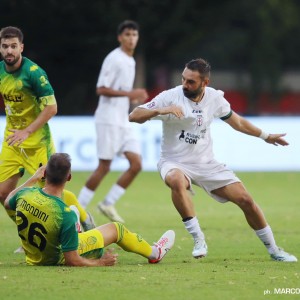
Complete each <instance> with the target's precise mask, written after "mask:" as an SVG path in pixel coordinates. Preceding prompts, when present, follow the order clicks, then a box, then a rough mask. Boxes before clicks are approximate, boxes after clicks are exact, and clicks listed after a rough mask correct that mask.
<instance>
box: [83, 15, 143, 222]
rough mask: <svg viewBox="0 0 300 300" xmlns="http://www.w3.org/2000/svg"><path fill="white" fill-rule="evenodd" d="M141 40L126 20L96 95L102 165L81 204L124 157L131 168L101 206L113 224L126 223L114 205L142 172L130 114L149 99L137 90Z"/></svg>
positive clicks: (84, 191)
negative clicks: (116, 159) (116, 160)
mask: <svg viewBox="0 0 300 300" xmlns="http://www.w3.org/2000/svg"><path fill="white" fill-rule="evenodd" d="M138 39H139V26H138V24H137V23H136V22H134V21H131V20H126V21H124V22H122V23H121V24H120V25H119V27H118V41H119V43H120V46H119V47H118V48H116V49H114V50H113V51H111V52H110V53H109V54H108V55H107V56H106V58H105V59H104V62H103V64H102V68H101V71H100V74H99V78H98V82H97V88H96V93H97V95H99V104H98V107H97V110H96V113H95V122H96V133H97V154H98V158H99V164H98V167H97V168H96V170H95V171H94V172H93V173H92V174H91V176H90V177H89V179H88V180H87V182H86V184H85V186H84V187H83V188H82V189H81V191H80V193H79V196H78V200H79V202H80V203H81V205H82V206H83V207H86V206H87V205H88V204H89V202H90V201H91V200H92V198H93V196H94V194H95V190H96V189H97V187H98V186H99V184H100V183H101V181H102V179H103V178H104V177H105V176H106V175H107V174H108V172H109V170H110V165H111V162H112V160H113V158H114V157H115V156H116V155H124V156H125V157H126V158H127V160H128V162H129V168H128V169H127V170H126V171H125V172H124V173H123V174H122V175H121V176H120V178H119V179H118V181H117V182H116V183H115V184H114V185H113V186H112V188H111V189H110V191H109V192H108V194H107V195H106V197H105V199H104V200H103V201H102V202H99V203H98V208H99V210H100V211H101V212H102V213H103V214H104V215H105V216H107V217H108V218H109V219H110V220H111V221H116V222H121V223H124V220H123V218H122V217H121V216H120V215H119V214H118V213H117V211H116V209H115V207H114V204H115V203H116V202H117V201H118V200H119V198H120V197H121V196H122V195H123V194H124V193H125V190H126V188H127V187H128V186H129V185H130V183H131V182H132V181H133V180H134V178H135V177H136V175H137V174H138V173H139V172H140V170H141V167H142V166H141V156H140V145H139V143H138V141H137V140H136V138H135V136H134V134H133V132H132V129H131V128H130V123H129V121H128V113H129V107H130V102H134V103H139V104H140V103H144V102H145V100H146V99H147V98H148V94H147V92H146V90H145V89H141V88H138V89H133V83H134V78H135V60H134V58H133V54H134V50H135V48H136V45H137V42H138Z"/></svg>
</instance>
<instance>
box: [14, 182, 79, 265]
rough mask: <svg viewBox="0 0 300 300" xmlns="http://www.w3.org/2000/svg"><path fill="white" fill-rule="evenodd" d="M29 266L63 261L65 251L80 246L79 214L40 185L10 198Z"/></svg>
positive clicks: (58, 263)
mask: <svg viewBox="0 0 300 300" xmlns="http://www.w3.org/2000/svg"><path fill="white" fill-rule="evenodd" d="M9 206H10V208H11V209H13V210H15V211H16V224H17V227H18V234H19V236H20V238H21V241H22V246H23V248H24V250H25V254H26V262H27V264H29V265H60V264H64V255H63V252H67V251H73V250H77V249H78V232H77V229H76V225H75V223H76V221H77V217H76V214H75V212H74V211H72V210H71V209H70V208H69V207H68V206H67V205H66V204H65V203H64V202H63V201H62V200H61V199H60V198H58V197H55V196H51V195H48V194H46V193H44V192H43V190H42V189H40V188H38V187H30V188H24V189H22V190H20V191H19V192H18V193H16V194H15V195H14V196H13V197H12V198H11V199H10V200H9Z"/></svg>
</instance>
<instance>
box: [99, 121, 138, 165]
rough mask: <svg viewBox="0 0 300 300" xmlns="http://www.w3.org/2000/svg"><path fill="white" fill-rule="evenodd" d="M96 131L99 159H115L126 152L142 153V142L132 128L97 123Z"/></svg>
mask: <svg viewBox="0 0 300 300" xmlns="http://www.w3.org/2000/svg"><path fill="white" fill-rule="evenodd" d="M96 133H97V155H98V158H99V159H107V160H113V158H114V157H115V156H116V155H118V156H121V155H122V154H123V153H124V152H132V153H136V154H138V155H141V149H140V144H139V142H138V141H137V139H136V137H135V135H134V132H133V131H132V129H131V128H123V127H119V126H111V125H106V124H96Z"/></svg>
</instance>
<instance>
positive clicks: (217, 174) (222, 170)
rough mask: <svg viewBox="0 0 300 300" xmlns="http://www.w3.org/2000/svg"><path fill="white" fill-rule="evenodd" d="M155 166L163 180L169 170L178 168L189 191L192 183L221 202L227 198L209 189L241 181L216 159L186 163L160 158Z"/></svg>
mask: <svg viewBox="0 0 300 300" xmlns="http://www.w3.org/2000/svg"><path fill="white" fill-rule="evenodd" d="M157 167H158V171H159V172H160V176H161V178H162V179H163V180H164V181H165V178H166V175H167V173H168V172H169V171H170V170H172V169H179V170H180V171H182V172H183V173H184V175H185V176H186V178H187V179H188V181H189V182H190V191H191V192H192V193H194V192H193V189H192V187H191V184H194V185H197V186H199V187H201V188H203V189H204V190H205V191H206V193H207V194H209V195H210V196H211V197H212V198H214V199H215V200H217V201H219V202H221V203H225V202H227V201H228V200H227V199H224V198H222V197H219V196H217V195H215V194H213V193H211V191H213V190H216V189H218V188H221V187H223V186H226V185H229V184H231V183H235V182H241V181H240V179H239V178H238V177H237V176H236V175H235V174H234V173H233V172H232V171H231V170H230V169H228V168H227V167H226V166H225V165H224V164H221V163H219V162H217V161H216V160H213V161H211V162H209V163H207V164H198V165H187V164H181V163H178V162H174V161H166V160H160V161H159V162H158V164H157Z"/></svg>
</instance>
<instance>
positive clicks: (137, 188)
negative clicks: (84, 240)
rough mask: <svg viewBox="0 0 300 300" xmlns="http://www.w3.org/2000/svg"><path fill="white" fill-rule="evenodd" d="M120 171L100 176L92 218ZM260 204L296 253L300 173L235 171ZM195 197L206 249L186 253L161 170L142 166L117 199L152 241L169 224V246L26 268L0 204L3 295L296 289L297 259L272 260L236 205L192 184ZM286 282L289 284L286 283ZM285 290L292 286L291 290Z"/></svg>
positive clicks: (77, 176) (253, 295) (242, 295)
mask: <svg viewBox="0 0 300 300" xmlns="http://www.w3.org/2000/svg"><path fill="white" fill-rule="evenodd" d="M88 175H89V174H88V173H84V172H78V173H74V174H73V179H72V181H71V182H70V183H69V184H68V186H67V188H68V189H70V190H72V191H74V192H75V194H78V192H79V190H80V188H81V187H82V184H83V183H84V182H85V180H86V179H87V177H88ZM118 176H119V173H111V174H109V175H108V177H107V178H105V180H104V182H103V183H102V185H101V187H100V188H99V189H98V190H97V193H96V196H95V198H94V199H93V201H92V203H91V204H90V205H89V207H88V210H89V211H90V212H92V214H93V215H94V218H95V221H96V222H97V224H102V223H106V222H108V220H107V219H105V218H104V217H103V216H102V215H100V214H99V213H98V212H97V210H96V204H97V202H98V201H99V200H102V198H103V197H104V195H105V194H106V192H107V191H108V190H109V188H110V186H111V184H112V183H114V182H115V180H116V179H117V177H118ZM238 176H239V177H240V178H241V179H242V181H243V182H244V183H245V185H246V187H247V189H248V190H249V191H250V193H251V194H252V196H253V197H254V199H255V200H256V201H257V202H258V203H259V205H260V206H261V208H262V209H263V211H264V213H265V215H266V217H267V220H268V222H269V224H270V225H271V227H272V229H273V232H274V234H275V238H276V241H277V243H278V245H280V246H281V247H283V248H285V249H286V250H287V251H288V252H291V253H293V254H294V255H296V256H297V257H298V258H300V250H299V246H300V242H299V228H300V221H299V220H300V218H299V188H298V186H299V182H300V173H296V172H294V173H239V174H238ZM195 191H196V196H194V198H193V200H194V203H195V208H196V210H197V214H198V218H199V220H200V224H201V226H202V229H203V230H204V232H205V234H206V240H207V243H208V251H209V253H208V256H207V257H206V258H204V259H201V260H195V259H193V258H192V256H191V251H192V247H193V241H192V239H191V238H190V236H189V234H188V233H187V232H186V231H185V229H184V226H183V224H182V222H181V220H180V217H179V215H178V213H177V212H176V210H175V208H174V207H173V204H172V202H171V198H170V191H169V189H168V188H167V187H166V186H165V185H164V183H163V182H162V181H161V179H160V177H159V175H158V173H151V172H143V173H141V174H140V175H139V176H138V178H137V179H136V181H135V182H134V183H133V184H132V185H131V186H130V188H129V189H128V191H127V193H126V194H125V195H124V196H123V198H122V199H121V200H120V202H118V204H117V209H118V211H119V213H120V214H121V216H122V217H124V218H125V220H126V224H125V225H126V226H127V227H128V228H129V229H130V230H132V231H135V232H138V233H139V234H141V235H142V236H143V237H144V238H145V239H146V240H147V241H148V242H150V243H153V242H155V241H156V240H157V239H158V238H159V237H160V236H161V234H162V233H163V232H164V231H166V230H167V229H173V230H175V232H176V241H175V245H174V248H173V249H172V251H170V252H169V253H168V255H167V256H166V257H165V259H164V260H163V261H162V262H161V263H159V264H157V265H149V264H148V263H147V261H146V259H144V258H143V257H140V256H137V255H134V254H132V253H127V252H124V251H123V250H121V249H120V248H118V247H117V246H116V247H114V248H115V251H116V252H117V253H119V262H118V264H117V266H115V267H107V268H85V267H83V268H79V267H78V268H75V267H29V266H26V265H25V263H24V256H23V255H22V254H13V250H15V249H16V248H17V247H18V246H19V245H20V243H19V239H18V236H17V234H16V228H15V226H14V224H13V223H12V222H11V221H10V220H9V218H8V217H7V215H6V213H5V212H4V209H3V208H1V209H0V226H1V247H0V299H5V300H9V299H14V300H18V299H22V300H27V299H28V300H29V299H30V300H35V299H43V300H47V299H54V300H56V299H81V300H93V299H97V300H98V299H101V300H106V299H113V300H114V299H118V300H122V299H126V300H128V299H133V300H135V299H143V300H148V299H158V300H160V299H164V300H165V299H176V300H181V299H184V300H186V299H192V300H193V299H197V300H198V299H217V300H218V299H222V300H223V299H286V298H290V297H292V298H293V299H294V298H298V297H299V296H300V295H299V293H300V280H299V277H300V267H299V262H298V263H280V262H274V261H271V260H270V258H269V256H268V253H267V251H266V250H265V248H264V246H263V245H262V244H261V242H260V241H259V240H258V239H257V237H256V235H255V234H254V233H253V231H252V230H251V229H250V228H249V226H248V225H247V223H246V221H245V218H244V216H243V213H242V212H241V210H240V209H239V208H238V207H236V206H235V205H233V204H231V203H228V204H219V203H217V202H216V201H214V200H213V199H211V198H209V197H208V196H207V195H206V194H205V193H204V192H203V191H202V190H201V189H198V188H195ZM289 289H290V290H289ZM289 291H290V292H291V293H293V294H292V295H291V294H289Z"/></svg>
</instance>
